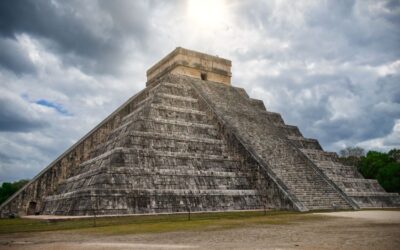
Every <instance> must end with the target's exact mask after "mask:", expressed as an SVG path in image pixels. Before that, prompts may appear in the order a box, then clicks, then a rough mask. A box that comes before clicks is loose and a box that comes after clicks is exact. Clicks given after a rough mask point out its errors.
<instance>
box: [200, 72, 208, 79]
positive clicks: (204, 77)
mask: <svg viewBox="0 0 400 250" xmlns="http://www.w3.org/2000/svg"><path fill="white" fill-rule="evenodd" d="M200 77H201V80H203V81H207V74H206V73H201V74H200Z"/></svg>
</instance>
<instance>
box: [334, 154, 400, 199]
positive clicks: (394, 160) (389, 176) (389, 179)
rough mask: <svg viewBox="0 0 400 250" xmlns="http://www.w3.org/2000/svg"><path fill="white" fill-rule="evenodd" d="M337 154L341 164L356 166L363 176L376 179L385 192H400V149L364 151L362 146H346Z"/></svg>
mask: <svg viewBox="0 0 400 250" xmlns="http://www.w3.org/2000/svg"><path fill="white" fill-rule="evenodd" d="M339 155H340V158H339V159H340V161H341V162H342V163H343V164H345V165H351V166H356V167H357V170H358V171H359V172H360V173H361V174H362V175H363V176H364V178H367V179H376V180H377V181H378V182H379V184H380V185H381V186H382V187H383V188H384V189H385V190H386V191H387V192H397V193H400V149H392V150H390V151H389V152H387V153H382V152H378V151H368V152H367V153H365V150H364V149H363V148H360V147H348V148H345V149H343V150H341V151H340V152H339Z"/></svg>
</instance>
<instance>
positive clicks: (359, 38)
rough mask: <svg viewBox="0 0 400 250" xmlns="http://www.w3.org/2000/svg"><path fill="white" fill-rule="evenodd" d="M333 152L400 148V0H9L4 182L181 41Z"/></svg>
mask: <svg viewBox="0 0 400 250" xmlns="http://www.w3.org/2000/svg"><path fill="white" fill-rule="evenodd" d="M178 46H180V47H184V48H188V49H192V50H197V51H201V52H205V53H208V54H212V55H218V56H220V57H223V58H227V59H229V60H231V61H232V64H233V65H232V75H233V77H232V83H233V85H234V86H238V87H243V88H245V90H246V91H247V93H248V94H249V95H250V96H251V97H252V98H256V99H261V100H263V101H264V103H265V106H266V107H267V110H269V111H274V112H279V113H281V115H282V116H283V118H284V120H285V122H286V123H287V124H292V125H297V126H298V127H299V128H300V130H301V131H302V133H303V135H304V136H305V137H309V138H316V139H318V140H319V142H320V143H321V145H322V146H323V148H324V149H325V150H327V151H336V152H337V151H339V150H341V149H343V148H345V147H348V146H359V147H363V148H365V149H366V150H378V151H388V150H390V149H392V148H396V147H397V148H400V1H377V0H371V1H368V0H360V1H351V0H344V1H340V0H332V1H324V0H316V1H311V0H310V1H291V0H287V1H285V0H279V1H278V0H277V1H273V0H268V1H256V0H247V1H241V0H229V1H228V0H226V1H222V0H221V1H218V0H215V1H212V0H211V1H210V0H193V1H183V0H181V1H154V0H152V1H139V0H135V1H120V0H114V1H106V0H104V1H94V0H93V1H91V0H87V1H80V0H77V1H72V0H69V1H57V0H49V1H43V0H3V1H0V183H1V182H5V181H15V180H19V179H22V178H32V177H33V176H35V175H36V174H37V173H38V172H39V171H40V170H42V169H43V168H44V167H46V166H47V165H48V164H49V163H50V162H51V161H52V160H54V159H55V158H56V157H57V156H59V155H60V154H61V153H63V152H64V151H65V150H66V149H67V148H68V147H69V146H71V145H72V144H73V143H74V142H76V141H77V140H79V139H80V138H81V137H82V136H83V135H84V134H86V133H87V132H88V131H89V130H90V129H91V128H93V127H94V126H96V125H97V124H98V123H99V122H101V121H102V120H103V119H104V118H105V117H106V116H107V115H108V114H110V113H111V112H112V111H113V110H115V109H116V108H118V107H119V106H120V105H121V104H122V103H123V102H124V101H126V100H127V99H128V98H129V97H131V96H132V95H134V94H135V93H137V92H138V91H140V90H141V89H143V88H144V87H145V82H146V70H147V69H148V68H149V67H151V66H152V65H153V64H154V63H156V62H157V61H158V60H160V59H161V58H162V57H164V56H165V55H166V54H168V53H169V52H170V51H172V50H173V49H175V48H176V47H178Z"/></svg>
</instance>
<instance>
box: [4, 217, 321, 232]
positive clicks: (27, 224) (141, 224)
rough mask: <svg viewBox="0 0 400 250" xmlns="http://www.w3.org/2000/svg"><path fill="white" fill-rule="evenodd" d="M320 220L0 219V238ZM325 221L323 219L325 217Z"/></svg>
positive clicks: (252, 218)
mask: <svg viewBox="0 0 400 250" xmlns="http://www.w3.org/2000/svg"><path fill="white" fill-rule="evenodd" d="M321 218H322V216H317V215H310V214H301V213H295V212H268V213H267V215H264V214H263V212H258V211H255V212H253V211H251V212H227V213H196V214H191V220H190V221H189V220H188V216H187V215H186V214H172V215H143V216H123V217H100V218H97V219H96V227H94V220H93V218H85V219H73V220H63V221H60V220H57V221H54V220H53V221H48V220H36V219H24V218H16V219H1V220H0V234H9V233H20V232H42V231H57V230H74V231H76V230H78V231H79V232H83V233H101V234H136V233H159V232H172V231H181V230H202V231H204V230H221V229H229V228H236V227H243V226H253V225H260V224H272V225H279V224H288V223H297V222H301V221H305V220H315V219H321ZM324 218H325V217H324Z"/></svg>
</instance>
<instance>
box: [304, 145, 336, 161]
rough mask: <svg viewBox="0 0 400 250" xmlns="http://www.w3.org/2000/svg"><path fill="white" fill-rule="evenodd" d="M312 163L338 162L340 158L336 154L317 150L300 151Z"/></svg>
mask: <svg viewBox="0 0 400 250" xmlns="http://www.w3.org/2000/svg"><path fill="white" fill-rule="evenodd" d="M300 150H301V151H302V152H303V153H304V154H306V155H307V157H309V158H310V159H311V160H312V161H334V162H338V161H339V157H338V155H337V154H336V153H335V152H326V151H322V150H317V149H304V148H303V149H300Z"/></svg>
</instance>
